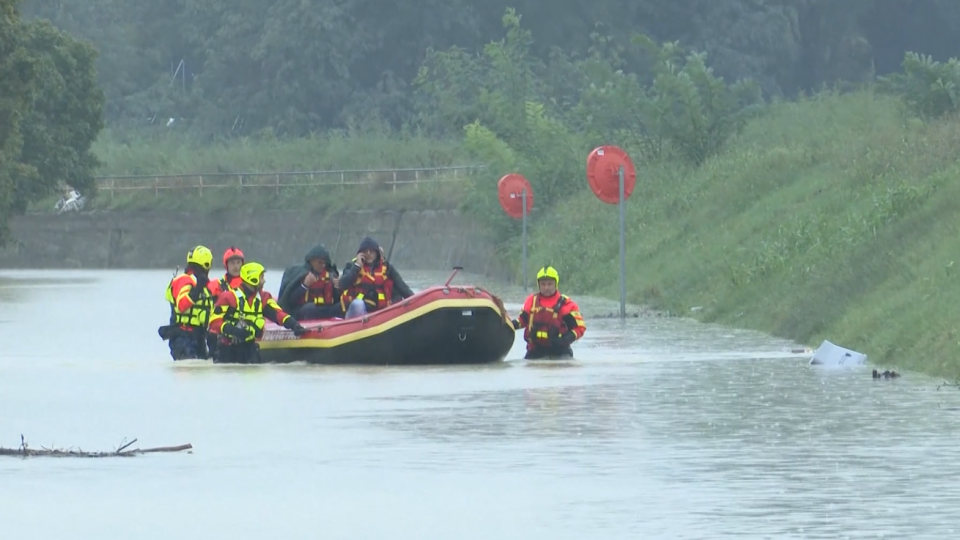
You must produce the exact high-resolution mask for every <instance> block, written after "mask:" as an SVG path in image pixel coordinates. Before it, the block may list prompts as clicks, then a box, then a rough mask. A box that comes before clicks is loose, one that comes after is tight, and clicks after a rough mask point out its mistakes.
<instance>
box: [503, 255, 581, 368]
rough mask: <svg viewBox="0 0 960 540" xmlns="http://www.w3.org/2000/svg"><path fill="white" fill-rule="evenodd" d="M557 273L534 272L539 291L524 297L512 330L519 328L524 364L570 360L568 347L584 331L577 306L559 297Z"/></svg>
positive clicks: (547, 268) (547, 270) (548, 270)
mask: <svg viewBox="0 0 960 540" xmlns="http://www.w3.org/2000/svg"><path fill="white" fill-rule="evenodd" d="M559 284H560V273H559V272H557V269H556V268H554V267H552V266H544V267H543V268H541V269H540V270H539V271H538V272H537V285H538V286H539V288H540V290H539V291H538V292H535V293H533V294H531V295H530V296H529V297H527V301H526V302H524V304H523V309H522V310H521V311H520V315H519V316H518V317H517V318H516V319H514V320H513V327H514V328H516V329H517V330H519V329H521V328H523V339H524V341H526V342H527V353H526V355H525V356H524V358H525V359H527V360H535V359H539V358H551V359H555V358H571V357H573V349H572V348H571V347H570V345H571V344H572V343H573V342H574V341H576V340H578V339H580V338H581V337H583V333H584V332H585V331H586V330H587V327H586V325H585V324H584V322H583V317H582V316H581V315H580V308H579V307H578V306H577V303H576V302H574V301H573V300H571V299H570V297H568V296H567V295H564V294H560V291H559V289H558V286H559Z"/></svg>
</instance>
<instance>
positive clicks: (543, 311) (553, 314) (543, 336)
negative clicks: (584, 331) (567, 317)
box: [523, 293, 570, 347]
mask: <svg viewBox="0 0 960 540" xmlns="http://www.w3.org/2000/svg"><path fill="white" fill-rule="evenodd" d="M557 294H560V293H557ZM569 300H570V299H569V298H567V296H566V295H563V294H560V298H558V299H557V303H556V304H554V306H553V307H552V308H547V307H543V305H541V302H540V294H539V293H537V294H534V295H533V302H532V304H531V305H530V319H529V322H528V323H527V327H526V328H525V329H524V331H523V339H524V340H525V341H526V342H527V343H529V344H530V345H536V346H539V347H548V346H550V334H551V333H553V334H554V335H557V336H562V335H563V334H564V333H566V331H567V330H570V329H569V328H567V324H566V323H565V322H563V316H564V314H563V313H562V312H561V310H562V309H563V306H564V304H566V303H567V301H569ZM551 330H553V331H554V332H551Z"/></svg>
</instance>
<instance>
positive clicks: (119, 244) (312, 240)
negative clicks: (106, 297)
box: [0, 211, 506, 278]
mask: <svg viewBox="0 0 960 540" xmlns="http://www.w3.org/2000/svg"><path fill="white" fill-rule="evenodd" d="M478 231H479V228H478V227H477V226H476V224H475V223H474V221H473V220H472V219H470V218H469V217H467V216H465V215H462V214H460V213H458V212H456V211H418V212H413V211H408V212H404V213H401V212H392V211H363V212H344V213H339V214H331V215H321V214H319V213H312V212H310V211H299V212H279V211H271V212H256V213H253V212H227V211H219V212H213V213H210V214H207V215H195V214H190V213H175V212H166V211H164V212H90V213H79V214H78V213H72V212H71V213H66V214H60V215H57V214H48V213H43V214H29V215H26V216H21V217H18V218H15V219H14V220H13V222H12V223H11V233H12V236H13V238H14V240H13V241H12V242H11V243H10V244H9V245H8V246H7V247H6V248H5V249H3V250H0V268H64V267H66V268H170V269H172V268H174V267H176V266H177V265H180V266H181V267H182V266H183V264H184V259H185V257H186V253H187V251H188V250H189V249H190V248H192V247H193V246H195V245H197V244H204V245H206V246H207V247H209V248H210V249H211V250H213V252H214V256H215V257H216V260H215V263H214V267H215V268H220V264H219V258H220V256H221V255H222V253H223V250H224V249H226V248H227V247H229V246H231V245H236V246H238V247H240V249H242V250H243V252H244V253H245V254H246V255H247V258H248V260H253V259H255V260H257V261H259V262H261V263H263V264H264V265H265V266H268V267H272V268H279V267H284V266H286V265H289V264H293V263H297V262H302V261H303V255H304V254H305V253H306V252H307V250H309V249H310V248H311V247H312V246H313V245H314V244H316V243H317V242H323V243H324V244H325V245H326V246H327V249H329V250H330V252H331V253H333V254H335V257H334V260H335V262H336V263H337V265H338V266H339V267H341V268H342V267H343V264H344V263H345V262H347V261H349V260H350V259H351V258H353V256H354V255H355V253H356V250H357V246H358V245H359V243H360V240H361V239H362V238H363V237H364V236H371V237H373V238H374V239H375V240H377V241H378V242H379V243H380V244H381V245H382V246H383V248H384V251H385V252H386V251H387V250H389V249H390V244H391V240H392V239H393V236H394V234H396V244H395V245H394V248H393V255H392V257H391V260H392V261H394V262H395V263H396V264H397V267H398V268H399V269H400V270H403V269H410V270H446V269H449V268H452V267H453V266H454V265H460V266H463V267H464V269H465V271H467V272H471V273H478V274H486V275H489V276H493V277H497V278H502V277H504V276H505V275H506V269H505V268H503V267H502V266H500V265H497V264H496V263H495V262H494V261H493V257H492V255H491V254H492V253H493V250H492V247H491V246H490V245H489V244H487V243H486V242H485V241H484V240H483V238H482V235H481V234H480V233H479V232H478Z"/></svg>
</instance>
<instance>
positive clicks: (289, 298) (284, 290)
mask: <svg viewBox="0 0 960 540" xmlns="http://www.w3.org/2000/svg"><path fill="white" fill-rule="evenodd" d="M310 259H320V260H322V261H324V262H325V263H326V264H327V271H328V272H330V275H331V276H332V277H335V278H336V277H339V276H340V272H339V270H337V265H335V264H333V262H332V261H331V260H330V252H329V251H327V248H326V246H324V245H323V244H317V245H315V246H313V249H311V250H310V251H308V252H307V254H306V255H304V256H303V264H295V265H293V266H288V267H287V269H286V270H284V271H283V277H281V278H280V290H279V291H277V304H279V305H280V309H282V310H284V311H286V312H287V313H293V311H295V310H296V308H297V305H296V301H295V300H294V298H296V296H297V295H298V294H301V293H302V292H303V291H302V290H301V289H300V284H302V283H303V278H305V277H307V274H309V273H310V272H312V271H313V268H312V267H311V266H310ZM333 297H334V298H335V299H337V298H340V289H338V288H337V287H334V290H333Z"/></svg>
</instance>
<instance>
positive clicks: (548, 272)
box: [537, 266, 560, 285]
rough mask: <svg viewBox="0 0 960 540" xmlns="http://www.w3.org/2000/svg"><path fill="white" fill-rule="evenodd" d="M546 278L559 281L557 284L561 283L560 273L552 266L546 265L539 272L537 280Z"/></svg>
mask: <svg viewBox="0 0 960 540" xmlns="http://www.w3.org/2000/svg"><path fill="white" fill-rule="evenodd" d="M544 278H547V279H552V280H554V281H556V282H557V285H560V273H559V272H557V269H556V268H554V267H552V266H544V267H543V268H541V269H540V271H539V272H537V281H540V280H541V279H544Z"/></svg>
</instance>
